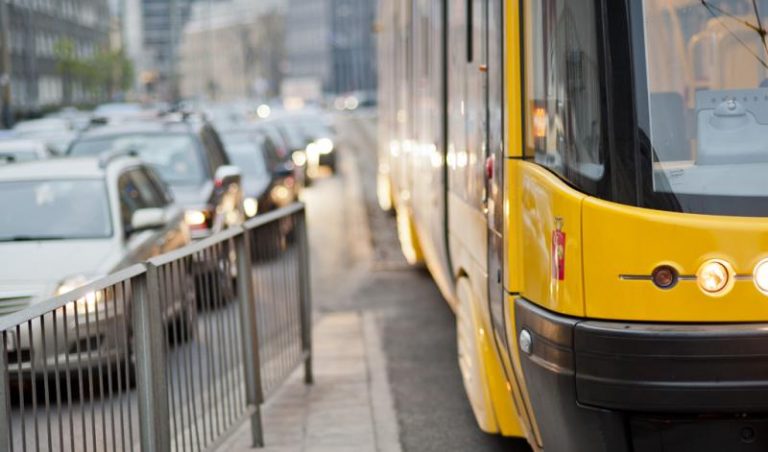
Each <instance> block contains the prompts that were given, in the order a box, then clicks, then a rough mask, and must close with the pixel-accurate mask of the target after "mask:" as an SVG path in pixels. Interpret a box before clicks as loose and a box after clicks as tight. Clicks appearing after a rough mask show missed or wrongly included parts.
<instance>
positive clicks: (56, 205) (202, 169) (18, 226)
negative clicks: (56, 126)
mask: <svg viewBox="0 0 768 452" xmlns="http://www.w3.org/2000/svg"><path fill="white" fill-rule="evenodd" d="M102 111H106V112H108V113H115V114H116V116H115V117H112V118H110V117H106V118H105V117H99V118H97V120H95V121H92V122H91V123H89V125H88V126H86V127H84V128H82V130H80V131H78V132H77V133H76V136H75V137H74V138H73V139H72V140H71V142H70V143H69V144H68V146H67V148H66V150H65V151H64V152H63V155H62V152H61V151H60V150H56V149H53V148H52V147H51V146H50V145H49V144H47V142H46V141H45V140H44V139H41V138H40V137H39V136H38V138H37V139H34V137H33V135H34V134H32V133H31V132H30V133H29V134H28V135H26V136H25V137H24V138H18V137H10V138H4V139H0V209H2V210H0V211H2V212H3V215H2V216H0V260H1V261H3V262H7V263H13V265H4V266H2V267H1V268H0V315H5V314H10V313H13V312H16V311H18V310H21V309H24V308H25V307H27V306H29V305H30V304H33V303H36V302H39V301H42V300H45V299H47V298H50V297H51V296H54V295H60V294H64V293H66V292H69V291H71V290H74V289H75V288H77V287H80V286H83V285H85V284H87V283H88V282H90V281H93V280H95V279H98V278H100V277H102V276H105V275H107V274H109V273H112V272H114V271H116V270H119V269H121V268H125V267H127V266H130V265H132V264H134V263H138V262H142V261H144V260H146V259H148V258H151V257H153V256H157V255H160V254H163V253H166V252H168V251H171V250H174V249H178V248H181V247H183V246H185V245H187V244H189V243H190V242H191V241H193V240H196V239H202V238H205V237H207V236H210V235H212V234H215V233H216V232H218V231H221V230H223V229H226V228H227V227H230V226H232V225H237V224H241V223H242V222H243V221H245V220H246V219H247V218H249V217H253V216H255V215H257V214H259V213H262V212H266V211H269V210H272V209H275V208H279V207H282V206H285V205H288V204H290V203H291V202H293V201H295V200H296V199H298V197H299V195H300V191H301V189H302V187H303V186H305V185H306V184H307V180H308V177H310V176H311V173H312V171H308V170H307V167H308V164H307V163H308V162H309V160H310V159H309V158H307V155H308V154H310V153H311V152H314V151H310V149H311V148H313V147H315V146H318V142H320V141H321V140H322V141H323V143H325V140H328V141H331V140H332V130H331V129H330V128H328V127H325V128H321V127H318V125H317V124H323V122H322V121H321V120H314V121H313V123H312V124H310V121H304V120H302V119H301V118H302V117H304V115H287V114H286V115H284V117H283V118H274V119H270V120H264V121H260V122H242V123H237V124H227V125H226V126H222V127H223V128H222V129H221V130H217V128H216V126H215V125H214V124H212V123H211V122H209V121H208V120H206V118H205V117H204V115H201V114H187V113H167V114H163V115H159V116H158V115H148V114H147V112H146V110H144V109H140V110H133V109H132V108H128V107H125V108H121V107H119V106H114V105H113V106H108V108H103V109H102ZM132 113H133V114H132ZM45 121H48V119H46V120H45ZM34 125H39V126H41V125H43V124H42V123H37V124H31V125H29V126H34ZM26 126H27V125H24V126H23V127H20V128H21V129H23V128H24V127H26ZM34 128H35V127H29V128H28V130H29V129H34ZM50 129H53V128H50ZM37 130H38V131H39V130H41V129H40V128H38V129H37ZM310 130H311V131H312V133H311V134H310V133H309V131H310ZM45 133H46V134H48V133H51V130H45ZM327 145H328V144H327V143H326V144H325V145H324V146H327ZM331 147H332V148H334V146H332V145H331ZM302 154H303V155H302ZM329 154H335V149H332V152H328V153H325V154H323V155H329ZM317 161H319V159H317ZM297 162H298V163H303V164H297ZM206 265H207V264H206ZM209 267H211V268H204V269H203V271H215V270H214V269H215V268H218V267H219V265H216V264H214V265H210V266H209ZM188 298H190V299H191V300H187V301H186V302H181V303H176V304H173V305H174V306H176V308H175V309H176V310H175V312H173V313H169V314H170V315H171V316H172V317H174V318H175V317H179V318H182V319H184V320H185V321H189V322H194V317H195V316H196V313H197V306H194V304H195V302H194V297H188ZM98 301H99V300H98V299H96V297H85V298H84V299H83V300H78V303H76V305H75V306H73V307H72V310H73V311H72V313H71V314H72V315H73V316H75V317H77V316H79V315H86V314H88V313H91V312H92V311H95V310H98V309H100V308H99V306H98V304H99V303H98ZM102 314H103V315H104V316H106V315H107V313H102ZM110 315H113V316H114V315H118V314H117V313H115V314H110ZM120 315H122V314H120ZM118 320H119V319H115V318H111V319H109V318H105V321H104V322H103V325H105V328H104V331H99V332H96V331H90V332H89V334H98V335H102V336H103V335H109V334H112V332H116V331H117V332H119V331H118V330H117V329H115V328H111V329H110V327H109V325H110V324H112V325H113V326H114V324H116V323H120V322H118ZM123 320H124V319H123ZM122 323H123V324H130V323H129V322H124V321H123V322H122ZM79 333H80V335H83V334H86V331H83V330H81V331H79ZM76 336H77V333H76V332H75V331H74V330H73V331H71V332H70V341H74V342H77V343H94V344H97V345H95V346H96V347H102V345H99V344H109V343H114V341H109V340H105V341H100V342H92V341H90V338H87V337H76ZM36 337H39V334H33V335H30V336H29V337H28V338H26V339H23V340H21V341H20V342H18V343H14V344H13V345H9V347H13V348H14V349H13V350H6V352H7V353H8V360H9V364H11V365H14V366H20V367H29V366H31V365H32V363H31V362H30V361H29V360H30V359H31V357H30V356H28V355H25V354H24V350H25V349H29V348H30V345H31V344H29V343H28V342H29V340H32V341H34V340H35V339H34V338H36ZM68 350H71V348H68V347H67V346H66V344H65V345H64V348H63V349H62V350H59V351H57V352H61V353H69V352H68ZM77 350H78V353H81V350H80V348H77ZM90 351H92V350H88V352H89V355H90ZM99 351H100V352H102V353H100V354H101V355H102V356H103V355H105V354H106V355H109V353H114V352H115V351H114V350H99ZM51 353H54V352H53V351H51ZM39 359H41V360H42V361H41V363H38V365H44V364H43V363H44V362H46V359H47V357H39Z"/></svg>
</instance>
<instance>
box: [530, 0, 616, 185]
mask: <svg viewBox="0 0 768 452" xmlns="http://www.w3.org/2000/svg"><path fill="white" fill-rule="evenodd" d="M595 4H596V2H595V0H526V1H525V53H526V55H525V58H526V65H525V66H526V76H525V79H526V88H525V89H526V129H527V133H526V153H527V155H528V156H530V157H533V158H534V160H535V161H536V162H537V163H539V164H541V165H543V166H546V167H547V168H549V169H551V170H552V171H554V172H556V173H558V174H559V175H560V176H561V177H563V178H565V179H566V180H568V181H570V182H571V183H573V184H575V185H576V186H579V187H581V188H584V189H586V190H588V191H590V187H594V186H595V184H596V182H598V181H599V180H601V179H602V177H603V175H604V173H605V166H604V161H603V157H602V152H603V150H602V145H601V141H602V139H601V136H602V118H601V108H600V107H601V106H600V72H599V66H598V64H599V59H598V50H597V49H598V45H597V31H596V30H597V25H596V23H595V22H596V11H595Z"/></svg>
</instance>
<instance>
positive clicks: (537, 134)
mask: <svg viewBox="0 0 768 452" xmlns="http://www.w3.org/2000/svg"><path fill="white" fill-rule="evenodd" d="M548 119H549V118H547V110H546V109H544V108H542V107H536V108H535V109H534V110H533V137H534V138H545V137H546V136H547V121H548Z"/></svg>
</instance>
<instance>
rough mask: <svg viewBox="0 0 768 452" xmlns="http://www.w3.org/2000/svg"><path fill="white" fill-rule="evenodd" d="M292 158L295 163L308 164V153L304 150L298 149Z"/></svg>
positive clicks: (300, 165)
mask: <svg viewBox="0 0 768 452" xmlns="http://www.w3.org/2000/svg"><path fill="white" fill-rule="evenodd" d="M291 160H293V164H294V165H296V166H298V167H302V166H304V165H306V164H307V153H306V152H304V151H296V152H294V153H293V155H292V156H291Z"/></svg>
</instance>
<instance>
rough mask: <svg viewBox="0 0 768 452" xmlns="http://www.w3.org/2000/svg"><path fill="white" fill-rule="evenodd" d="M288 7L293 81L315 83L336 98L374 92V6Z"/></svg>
mask: <svg viewBox="0 0 768 452" xmlns="http://www.w3.org/2000/svg"><path fill="white" fill-rule="evenodd" d="M289 5H290V6H289V9H288V15H287V18H286V30H287V33H288V35H287V41H286V42H287V43H286V53H287V71H286V76H287V77H288V78H289V80H291V79H296V80H302V81H306V80H310V79H315V80H318V81H319V83H320V85H321V86H322V88H323V89H324V90H325V91H326V92H328V93H336V94H338V93H346V92H350V91H369V90H375V89H376V86H377V80H376V79H377V71H376V47H375V39H374V37H373V24H374V20H375V12H376V0H290V3H289Z"/></svg>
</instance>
